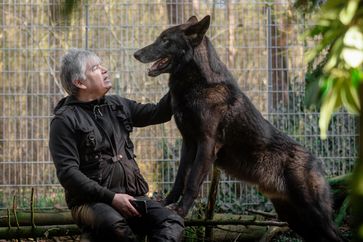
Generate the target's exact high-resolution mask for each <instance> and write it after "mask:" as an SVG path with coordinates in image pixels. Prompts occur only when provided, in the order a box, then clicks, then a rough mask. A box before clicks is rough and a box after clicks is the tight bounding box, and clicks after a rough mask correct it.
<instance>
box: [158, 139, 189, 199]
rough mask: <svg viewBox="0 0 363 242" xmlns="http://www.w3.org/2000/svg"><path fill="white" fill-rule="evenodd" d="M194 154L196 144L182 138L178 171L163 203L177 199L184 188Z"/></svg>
mask: <svg viewBox="0 0 363 242" xmlns="http://www.w3.org/2000/svg"><path fill="white" fill-rule="evenodd" d="M195 154H196V144H193V143H192V142H187V141H185V140H183V144H182V148H181V157H180V164H179V168H178V173H177V175H176V178H175V182H174V185H173V188H172V190H171V191H170V192H169V194H168V195H167V197H166V198H165V200H164V204H165V205H168V204H171V203H175V202H177V201H178V200H179V197H180V195H181V194H182V192H183V190H184V186H185V181H186V177H188V174H189V172H190V167H191V164H192V163H193V161H194V159H195Z"/></svg>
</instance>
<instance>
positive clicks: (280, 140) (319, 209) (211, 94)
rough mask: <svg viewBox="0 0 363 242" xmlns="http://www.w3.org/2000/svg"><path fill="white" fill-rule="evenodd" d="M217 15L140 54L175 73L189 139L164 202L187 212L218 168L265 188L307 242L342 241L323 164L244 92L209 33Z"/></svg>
mask: <svg viewBox="0 0 363 242" xmlns="http://www.w3.org/2000/svg"><path fill="white" fill-rule="evenodd" d="M209 24H210V17H209V16H206V17H204V18H203V19H202V20H201V21H198V19H197V18H196V17H195V16H192V17H191V18H190V19H189V20H188V21H187V22H185V23H184V24H181V25H178V26H173V27H171V28H168V29H166V30H165V31H163V32H162V33H161V34H160V36H159V37H158V38H157V39H156V40H155V42H154V43H152V44H150V45H148V46H146V47H144V48H142V49H140V50H138V51H136V52H135V53H134V56H135V58H136V59H137V60H139V61H141V62H143V63H150V62H155V63H154V64H153V65H152V66H151V67H150V69H149V71H148V75H149V76H153V77H154V76H158V75H159V74H162V73H170V78H169V90H170V94H171V103H172V109H173V114H174V118H175V122H176V124H177V127H178V129H179V130H180V132H181V135H182V138H183V143H182V153H181V160H180V165H179V169H178V172H177V176H176V179H175V183H174V186H173V188H172V190H171V192H170V193H169V194H168V195H167V197H166V198H165V200H164V202H165V204H171V205H174V206H171V207H173V208H174V209H175V210H176V211H177V212H178V213H179V214H180V215H182V216H185V215H186V214H187V212H188V210H189V209H190V207H191V206H192V204H193V201H194V199H195V198H196V197H197V195H198V192H199V188H200V186H201V184H202V182H203V181H204V179H205V178H206V175H207V174H208V172H209V170H210V168H211V165H212V164H215V165H217V166H218V167H220V168H222V169H223V170H225V171H226V172H227V173H228V174H231V175H233V176H235V177H237V178H239V179H241V180H244V181H247V182H249V183H252V184H256V185H258V188H259V190H260V191H261V192H262V193H263V194H264V195H266V196H267V197H268V198H269V199H270V200H271V201H272V203H273V205H274V207H275V210H276V212H277V214H278V216H279V219H280V220H282V221H286V222H287V223H288V224H289V226H290V228H291V229H293V230H294V231H296V232H297V233H298V234H299V235H301V236H302V237H303V238H304V239H305V240H306V241H341V239H340V237H339V236H338V233H337V229H336V228H335V226H334V224H333V222H332V218H331V215H332V208H331V203H332V202H331V198H330V190H329V186H328V184H327V182H326V180H325V179H324V176H323V171H322V165H321V161H319V160H318V159H317V158H315V157H314V156H313V155H312V154H311V153H310V152H308V151H307V150H306V149H305V148H303V147H302V146H301V145H299V144H298V143H297V142H296V141H294V140H293V139H292V138H290V137H289V136H287V135H285V134H284V133H282V132H281V131H279V130H278V129H276V128H275V127H273V125H272V124H270V123H269V122H268V121H267V120H265V119H264V118H263V116H262V115H261V113H260V112H259V111H258V110H257V109H256V108H255V106H254V105H253V104H252V103H251V101H250V100H249V99H248V98H247V96H245V95H244V94H243V92H242V91H241V90H240V88H239V87H238V85H237V83H236V81H235V80H234V78H233V76H232V74H231V73H230V72H229V71H228V69H227V68H226V66H225V65H224V64H223V63H222V62H221V61H220V59H219V57H218V55H217V53H216V51H215V49H214V48H213V46H212V44H211V42H210V40H209V39H208V37H206V36H205V33H206V31H207V30H208V28H209Z"/></svg>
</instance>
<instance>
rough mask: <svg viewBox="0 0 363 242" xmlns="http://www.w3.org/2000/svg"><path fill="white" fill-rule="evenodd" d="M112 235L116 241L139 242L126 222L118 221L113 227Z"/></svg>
mask: <svg viewBox="0 0 363 242" xmlns="http://www.w3.org/2000/svg"><path fill="white" fill-rule="evenodd" d="M110 232H111V234H112V237H113V239H114V240H115V241H122V242H131V241H132V242H134V241H137V238H136V236H135V234H134V233H133V232H132V230H131V228H130V227H129V226H128V225H127V223H126V222H125V220H122V221H117V222H116V223H114V224H113V225H112V227H111V231H110Z"/></svg>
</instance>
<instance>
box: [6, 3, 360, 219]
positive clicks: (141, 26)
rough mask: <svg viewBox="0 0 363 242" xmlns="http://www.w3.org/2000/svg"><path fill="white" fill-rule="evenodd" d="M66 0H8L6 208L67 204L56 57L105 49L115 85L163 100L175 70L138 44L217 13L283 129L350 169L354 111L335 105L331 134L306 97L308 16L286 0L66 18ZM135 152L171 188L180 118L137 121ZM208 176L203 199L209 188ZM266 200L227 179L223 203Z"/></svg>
mask: <svg viewBox="0 0 363 242" xmlns="http://www.w3.org/2000/svg"><path fill="white" fill-rule="evenodd" d="M62 2H63V1H61V0H48V1H46V0H22V1H10V0H9V1H5V0H3V1H2V2H1V3H0V14H1V15H2V16H1V20H0V21H1V22H0V24H1V28H2V31H1V33H0V54H1V60H0V66H1V72H0V78H1V81H0V208H7V207H11V206H12V199H13V197H14V196H16V198H17V203H18V206H20V207H27V206H29V205H28V204H29V203H30V190H31V188H33V187H34V188H35V195H36V196H35V198H36V207H40V208H47V207H64V206H65V203H64V197H63V192H62V188H61V186H60V185H59V183H58V180H57V177H56V174H55V169H54V167H53V163H52V160H51V157H50V154H49V151H48V131H49V122H50V120H51V118H52V109H53V107H54V106H55V104H56V103H57V101H58V100H59V99H60V98H62V97H63V96H64V91H62V89H61V86H60V82H59V77H58V64H59V60H60V57H61V55H62V54H64V53H65V51H66V50H67V49H68V48H70V47H78V48H88V49H90V50H92V51H95V52H96V53H97V54H99V56H101V57H102V59H103V63H104V65H105V66H106V67H108V69H109V71H110V74H111V76H112V79H113V86H114V87H113V89H112V92H113V93H117V94H120V95H122V96H125V97H128V98H131V99H135V100H137V101H140V102H149V101H151V102H156V101H158V99H159V98H160V97H161V96H162V95H163V94H164V93H166V91H167V88H168V87H167V79H168V76H167V75H162V76H159V77H157V78H150V77H147V75H146V68H147V66H146V65H143V64H141V63H138V62H137V61H136V60H135V59H134V58H133V52H134V51H135V50H136V49H138V48H140V47H142V46H144V45H146V44H148V43H150V42H152V40H153V39H154V38H155V37H156V36H158V34H159V33H160V32H161V31H162V30H163V29H165V28H167V27H169V26H171V25H173V24H178V23H182V22H184V21H186V20H187V19H188V18H189V17H190V16H191V15H196V16H197V17H198V18H202V17H204V16H205V15H206V14H209V15H211V18H212V22H211V27H210V28H209V30H208V32H207V35H208V36H209V38H210V39H211V41H212V43H213V44H214V46H215V48H216V50H217V52H218V53H219V55H220V57H221V59H222V61H223V62H224V63H225V64H226V65H227V66H228V67H229V69H230V70H231V72H232V73H233V75H234V76H235V78H236V80H237V82H238V84H239V86H240V87H241V89H242V90H243V91H244V92H245V93H246V95H247V96H248V97H250V98H251V100H252V102H253V103H254V104H255V105H256V107H257V108H258V109H259V110H260V111H261V112H262V113H263V114H264V116H265V117H266V118H268V119H269V120H270V121H271V122H272V123H273V124H274V125H276V126H277V127H278V128H279V129H281V130H283V131H284V132H286V133H287V134H289V135H291V136H292V137H294V138H295V139H296V140H297V141H299V142H300V143H302V144H303V145H304V146H306V147H307V148H308V149H310V150H312V151H313V153H315V154H316V155H317V156H319V157H321V158H322V159H323V160H324V164H325V167H326V171H327V175H328V176H335V175H340V174H345V173H347V172H349V171H351V170H352V166H353V164H354V161H355V158H356V156H357V151H356V150H357V149H356V146H357V142H356V139H357V129H356V120H355V118H354V117H352V116H349V115H348V114H347V113H345V112H338V113H337V114H335V115H334V117H333V121H332V124H331V127H330V130H329V137H328V139H327V140H326V141H322V140H320V138H319V129H318V116H319V114H318V112H316V111H309V110H306V108H305V107H304V105H303V99H304V94H305V82H304V72H305V71H306V64H305V63H304V58H303V52H304V51H305V50H306V48H308V47H309V43H306V42H304V41H303V40H302V39H301V34H302V33H303V31H304V27H305V25H306V24H307V23H305V21H304V18H303V17H302V16H299V14H298V13H297V12H296V10H294V9H293V7H292V3H291V1H288V0H275V1H273V0H271V1H259V0H253V1H250V0H240V1H237V0H225V1H223V0H201V1H197V0H184V1H181V0H180V1H178V0H166V1H162V0H153V1H149V0H134V1H131V0H125V1H122V0H119V1H116V0H113V1H101V0H88V1H76V2H77V8H76V10H75V11H74V12H73V13H72V14H71V15H70V16H69V18H68V19H65V18H64V17H63V16H62V8H61V7H60V6H61V3H62ZM133 139H134V141H135V142H134V143H135V153H136V154H137V155H138V156H137V161H138V163H139V165H140V168H141V170H142V172H143V174H144V175H145V177H146V178H147V180H148V182H149V184H150V195H152V194H153V193H157V194H161V195H163V194H165V193H166V192H167V191H168V190H170V188H171V186H172V183H173V181H174V178H175V174H176V171H177V167H178V162H179V158H180V144H181V137H180V135H179V132H178V130H177V129H176V126H175V124H174V122H173V121H172V122H169V123H166V124H163V125H157V126H152V127H147V128H143V129H136V130H135V131H134V132H133ZM208 185H209V178H208V180H207V181H206V182H205V183H204V184H203V187H202V190H201V199H204V198H205V197H206V194H207V192H208ZM264 201H265V199H264V198H263V197H262V196H260V195H259V193H258V192H256V190H255V189H254V188H253V187H251V186H249V185H246V184H244V183H241V182H239V181H237V180H235V179H234V178H232V177H229V176H227V175H224V174H223V175H222V180H221V182H220V185H219V193H218V203H217V206H218V208H219V209H223V210H228V211H237V212H238V211H241V209H244V208H245V207H246V206H258V205H259V204H261V203H263V202H264Z"/></svg>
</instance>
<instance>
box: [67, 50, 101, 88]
mask: <svg viewBox="0 0 363 242" xmlns="http://www.w3.org/2000/svg"><path fill="white" fill-rule="evenodd" d="M89 60H96V61H100V58H99V57H98V56H97V55H96V54H95V53H94V52H91V51H88V50H83V49H70V50H69V51H68V52H67V53H66V54H65V55H64V56H63V57H62V59H61V67H60V79H61V83H62V86H63V88H64V89H65V90H66V92H67V93H68V94H69V95H77V93H78V87H77V86H75V85H74V84H73V82H74V81H75V80H86V66H87V63H88V61H89Z"/></svg>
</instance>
